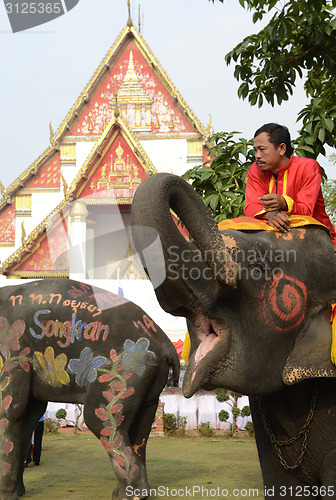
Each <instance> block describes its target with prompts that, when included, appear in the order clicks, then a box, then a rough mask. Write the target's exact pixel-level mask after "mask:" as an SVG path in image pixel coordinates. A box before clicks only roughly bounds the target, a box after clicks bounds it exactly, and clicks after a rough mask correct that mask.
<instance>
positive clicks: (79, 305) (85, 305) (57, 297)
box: [9, 293, 102, 317]
mask: <svg viewBox="0 0 336 500" xmlns="http://www.w3.org/2000/svg"><path fill="white" fill-rule="evenodd" d="M9 299H10V300H11V301H12V306H13V307H14V306H16V305H20V306H22V305H24V301H23V295H11V296H10V297H9ZM29 299H30V300H31V305H32V306H33V305H34V304H35V303H37V304H38V305H41V304H43V305H45V304H49V305H51V304H56V305H58V304H61V303H62V305H63V306H64V307H71V308H72V310H73V311H74V312H75V313H77V311H78V309H87V310H88V311H89V312H90V313H93V314H92V317H95V316H99V314H101V313H102V311H101V309H99V308H98V307H97V306H96V305H94V304H90V302H84V301H82V302H81V301H79V302H78V301H76V300H69V299H66V300H63V296H62V294H60V293H50V294H48V295H47V296H46V297H44V296H43V295H42V294H38V295H35V294H34V293H31V294H30V295H29ZM62 301H63V302H62Z"/></svg>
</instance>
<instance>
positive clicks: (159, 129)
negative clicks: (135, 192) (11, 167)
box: [0, 23, 207, 211]
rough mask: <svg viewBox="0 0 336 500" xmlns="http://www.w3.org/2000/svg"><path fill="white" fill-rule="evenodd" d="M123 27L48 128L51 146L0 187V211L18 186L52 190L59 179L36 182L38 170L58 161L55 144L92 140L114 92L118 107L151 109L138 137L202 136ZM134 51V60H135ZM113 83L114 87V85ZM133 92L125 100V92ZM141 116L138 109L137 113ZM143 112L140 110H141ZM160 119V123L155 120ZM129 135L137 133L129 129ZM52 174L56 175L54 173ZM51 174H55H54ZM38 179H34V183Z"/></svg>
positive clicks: (137, 39) (145, 49) (135, 34)
mask: <svg viewBox="0 0 336 500" xmlns="http://www.w3.org/2000/svg"><path fill="white" fill-rule="evenodd" d="M128 24H129V25H128V26H126V27H125V28H124V29H123V30H122V31H121V33H120V34H119V36H118V37H117V39H116V40H115V42H114V43H113V45H112V46H111V48H110V49H109V51H108V52H107V54H106V55H105V57H104V58H103V60H102V61H101V63H100V64H99V66H98V68H97V70H96V71H95V73H94V74H93V76H92V78H91V79H90V81H89V82H88V84H87V85H86V86H85V88H84V90H83V91H82V92H81V94H80V95H79V97H78V98H77V100H76V102H75V103H74V104H73V106H72V107H71V109H70V110H69V112H68V113H67V115H66V117H65V118H64V120H63V121H62V123H61V124H60V126H59V127H58V129H57V130H56V132H54V131H53V130H52V128H51V126H50V142H51V145H50V146H48V147H47V148H46V150H45V151H44V152H43V153H42V154H41V155H40V156H39V157H38V158H37V159H36V160H35V161H34V162H33V163H32V164H31V165H30V166H29V167H28V168H27V169H26V170H25V171H24V172H23V173H22V174H21V175H20V176H19V177H18V178H17V179H16V180H15V181H14V182H12V183H11V184H10V185H9V186H8V187H7V188H6V189H2V190H1V191H2V199H0V211H1V210H2V209H4V208H5V207H6V205H8V204H10V203H11V202H12V197H13V195H14V194H15V193H16V192H17V191H18V190H20V189H22V188H27V187H28V186H29V187H34V183H36V188H42V187H56V185H58V186H59V183H60V176H59V175H58V177H57V176H56V175H54V176H53V178H52V179H53V184H50V183H49V185H47V184H45V185H44V186H43V183H42V184H41V182H40V178H41V175H42V174H41V171H42V170H44V169H45V167H46V166H47V165H48V166H49V164H50V163H51V162H53V161H55V159H56V160H57V156H58V155H59V150H60V144H61V143H62V141H63V140H64V139H65V138H66V137H69V136H72V137H76V138H77V139H79V138H80V137H83V138H85V137H86V139H88V138H89V137H92V139H93V140H97V139H98V137H99V135H100V134H101V133H102V131H103V130H104V128H105V127H106V123H107V122H108V120H109V119H110V118H111V116H112V107H111V102H112V101H113V99H114V88H116V90H117V91H118V94H119V99H120V106H121V108H122V107H123V105H124V103H125V102H126V101H127V102H128V103H132V102H133V103H134V104H138V105H144V106H145V105H146V104H147V105H151V107H152V115H154V116H152V118H151V124H149V125H148V127H147V129H146V128H141V127H139V128H138V132H139V133H143V134H144V133H145V132H148V131H150V133H152V134H156V135H157V136H160V135H162V136H163V134H173V133H176V134H181V133H183V132H185V133H189V134H191V133H194V134H195V135H197V136H198V137H200V138H203V139H205V138H206V137H207V131H206V130H205V129H204V127H203V125H202V124H201V123H200V121H199V120H198V118H197V117H196V115H195V114H194V112H193V111H192V110H191V109H190V107H189V106H188V104H187V103H186V101H185V100H184V99H183V97H182V96H181V94H180V92H179V91H178V89H177V88H176V87H175V85H174V84H173V83H172V81H171V80H170V78H169V77H168V75H167V74H166V72H165V71H164V69H163V67H162V66H161V64H160V62H159V61H158V60H157V58H156V57H155V55H154V54H153V52H152V51H151V49H150V48H149V46H148V45H147V43H146V42H145V40H144V39H143V38H142V36H141V34H140V33H139V31H138V30H137V29H136V28H135V27H134V26H131V25H130V24H131V23H128ZM135 53H136V55H137V60H136V61H135ZM113 83H114V85H113ZM131 91H132V92H134V94H133V95H132V97H131V98H130V99H129V97H130V92H131ZM139 112H140V111H139ZM141 112H142V113H145V111H144V110H142V111H141ZM163 114H164V118H163V119H162V120H161V122H160V118H159V117H162V115H163ZM133 132H137V130H134V129H133ZM55 172H56V171H55ZM55 172H54V173H55ZM37 177H39V180H38V181H37Z"/></svg>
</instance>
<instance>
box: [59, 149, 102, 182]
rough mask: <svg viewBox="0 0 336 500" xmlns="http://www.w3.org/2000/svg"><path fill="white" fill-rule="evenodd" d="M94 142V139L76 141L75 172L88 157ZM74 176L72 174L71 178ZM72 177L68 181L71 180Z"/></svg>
mask: <svg viewBox="0 0 336 500" xmlns="http://www.w3.org/2000/svg"><path fill="white" fill-rule="evenodd" d="M95 144H96V141H88V142H77V143H76V172H75V174H76V173H77V172H78V170H79V169H80V168H81V166H82V165H83V163H84V161H85V160H86V158H87V157H88V155H89V153H90V152H91V150H92V148H93V147H94V146H95ZM74 176H75V175H74ZM74 176H73V178H74ZM73 178H72V179H71V181H69V182H72V181H73ZM65 180H66V181H67V182H68V180H67V179H65Z"/></svg>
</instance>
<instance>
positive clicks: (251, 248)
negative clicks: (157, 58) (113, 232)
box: [132, 174, 336, 397]
mask: <svg viewBox="0 0 336 500" xmlns="http://www.w3.org/2000/svg"><path fill="white" fill-rule="evenodd" d="M171 211H174V212H175V214H177V216H178V217H179V218H180V220H181V221H182V223H183V225H185V226H186V228H187V229H188V231H189V234H190V235H191V237H192V238H193V239H192V240H191V241H187V240H186V239H185V238H184V237H183V236H182V234H181V232H180V231H179V229H178V227H177V225H176V224H175V222H174V220H173V217H172V212H171ZM132 226H133V238H134V242H135V245H136V248H137V250H138V252H139V254H140V256H141V258H142V261H143V264H144V267H145V269H146V270H147V273H148V274H149V276H150V279H151V280H152V282H153V283H154V286H155V288H156V295H157V297H158V300H159V302H160V304H161V306H162V308H163V309H164V310H165V311H167V312H169V313H171V314H174V315H182V316H185V317H186V318H187V320H189V323H191V325H192V326H191V328H190V335H191V346H192V348H191V351H192V354H191V357H190V361H189V364H188V368H187V372H186V375H185V379H184V394H185V396H187V397H190V396H192V395H193V394H194V393H195V392H196V391H197V390H198V389H199V388H204V389H209V390H211V389H214V388H217V387H225V388H227V389H231V390H235V391H238V392H243V393H245V394H248V395H264V394H269V393H272V392H275V391H278V390H281V389H282V388H283V387H284V384H293V383H296V382H298V381H301V380H303V379H304V378H310V377H335V376H336V369H335V366H334V365H333V364H332V363H331V361H330V347H331V325H330V313H331V307H330V306H331V304H332V303H333V302H334V301H335V299H336V264H335V256H334V250H333V247H332V244H331V239H330V236H329V233H328V232H327V230H326V229H325V228H324V227H322V226H315V225H310V226H305V228H304V229H295V228H292V229H291V231H290V233H288V234H287V235H283V234H281V233H278V232H268V231H267V232H266V231H250V232H241V231H236V230H233V229H230V230H225V231H224V232H222V233H221V232H219V231H218V228H217V224H216V223H215V221H214V219H213V217H212V215H211V214H210V213H209V211H208V210H207V208H206V207H205V205H204V203H203V201H202V200H201V198H200V197H199V196H198V194H197V193H196V192H195V191H194V190H193V188H192V187H191V186H190V185H189V184H188V183H187V182H185V181H184V180H182V179H181V178H180V177H177V176H174V175H170V174H156V175H154V176H153V177H151V178H149V179H147V180H145V181H144V182H143V183H142V184H141V185H140V186H139V188H138V189H137V191H136V194H135V197H134V202H133V207H132ZM155 243H156V244H155ZM158 277H159V279H158Z"/></svg>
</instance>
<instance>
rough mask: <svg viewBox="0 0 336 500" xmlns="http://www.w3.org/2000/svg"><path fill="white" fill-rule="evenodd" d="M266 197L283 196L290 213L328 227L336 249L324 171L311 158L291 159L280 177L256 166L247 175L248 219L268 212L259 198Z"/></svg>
mask: <svg viewBox="0 0 336 500" xmlns="http://www.w3.org/2000/svg"><path fill="white" fill-rule="evenodd" d="M264 194H280V195H281V196H283V197H284V198H285V200H286V203H287V207H288V213H289V214H291V213H292V214H296V215H309V216H310V217H314V219H316V220H318V221H319V222H321V223H322V224H324V225H325V226H326V227H327V228H328V229H329V230H330V234H331V239H332V241H333V245H334V247H335V248H336V232H335V231H334V228H333V225H332V223H331V222H330V219H329V217H328V215H327V213H326V210H325V205H324V199H323V195H322V190H321V167H320V165H319V164H318V163H317V161H315V160H312V159H310V158H300V157H299V156H291V157H290V160H289V162H288V163H287V165H285V166H284V167H282V168H281V169H280V170H279V172H278V175H277V176H275V175H274V174H273V173H272V172H261V170H260V168H259V167H258V165H257V164H256V163H253V164H252V165H251V167H250V168H249V170H248V172H247V184H246V194H245V215H247V216H248V217H257V218H260V217H261V216H262V215H263V214H264V213H265V212H266V210H264V209H263V206H262V201H261V200H259V199H258V198H259V197H260V196H263V195H264Z"/></svg>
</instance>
